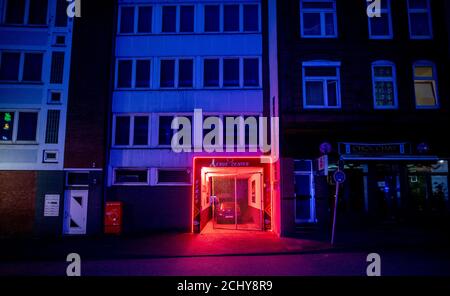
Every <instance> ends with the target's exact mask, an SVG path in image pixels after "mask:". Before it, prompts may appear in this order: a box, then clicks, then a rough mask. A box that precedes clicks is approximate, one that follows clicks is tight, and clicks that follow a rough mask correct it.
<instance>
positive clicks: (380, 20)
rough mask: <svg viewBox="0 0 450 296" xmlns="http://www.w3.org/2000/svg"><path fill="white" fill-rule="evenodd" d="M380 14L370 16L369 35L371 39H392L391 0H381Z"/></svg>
mask: <svg viewBox="0 0 450 296" xmlns="http://www.w3.org/2000/svg"><path fill="white" fill-rule="evenodd" d="M368 4H369V3H368ZM380 14H381V16H380V17H369V36H370V38H371V39H392V38H393V33H392V14H391V0H381V10H380Z"/></svg>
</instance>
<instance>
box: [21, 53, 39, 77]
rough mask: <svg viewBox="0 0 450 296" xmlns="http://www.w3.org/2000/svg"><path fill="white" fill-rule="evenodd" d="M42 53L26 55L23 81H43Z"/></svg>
mask: <svg viewBox="0 0 450 296" xmlns="http://www.w3.org/2000/svg"><path fill="white" fill-rule="evenodd" d="M42 59H43V55H42V54H41V53H26V54H25V61H24V66H23V78H22V80H23V81H42Z"/></svg>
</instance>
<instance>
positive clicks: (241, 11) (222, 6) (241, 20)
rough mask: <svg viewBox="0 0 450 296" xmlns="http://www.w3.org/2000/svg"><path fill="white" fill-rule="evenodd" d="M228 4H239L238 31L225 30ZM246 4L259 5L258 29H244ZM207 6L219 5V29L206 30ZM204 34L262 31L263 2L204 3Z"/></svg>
mask: <svg viewBox="0 0 450 296" xmlns="http://www.w3.org/2000/svg"><path fill="white" fill-rule="evenodd" d="M226 5H238V6H239V30H237V31H225V6H226ZM244 5H255V6H258V30H257V31H246V30H244ZM206 6H219V31H214V32H210V31H206V30H205V16H206V13H205V7H206ZM202 16H203V18H202V28H201V33H202V34H255V33H256V34H258V33H261V32H262V13H261V3H259V2H257V3H256V2H255V3H253V2H243V3H239V2H238V3H234V2H230V3H217V2H212V3H204V4H203V5H202Z"/></svg>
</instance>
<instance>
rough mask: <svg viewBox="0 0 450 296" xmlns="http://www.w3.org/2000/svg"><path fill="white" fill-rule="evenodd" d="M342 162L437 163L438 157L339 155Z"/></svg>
mask: <svg viewBox="0 0 450 296" xmlns="http://www.w3.org/2000/svg"><path fill="white" fill-rule="evenodd" d="M341 160H343V161H413V162H437V161H439V157H437V156H426V155H382V156H375V155H374V156H368V155H341Z"/></svg>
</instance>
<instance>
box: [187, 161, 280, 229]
mask: <svg viewBox="0 0 450 296" xmlns="http://www.w3.org/2000/svg"><path fill="white" fill-rule="evenodd" d="M271 173H272V172H271V165H270V164H268V163H263V162H262V161H261V158H260V157H256V158H195V159H194V182H193V189H192V191H193V196H192V202H193V216H192V218H193V222H192V229H193V232H196V233H200V232H203V231H207V232H211V231H212V232H214V231H216V230H217V231H221V230H252V231H263V230H270V229H271V228H272V198H273V196H272V195H273V190H271V187H272V185H273V184H272V182H271V178H270V176H271Z"/></svg>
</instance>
